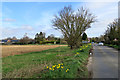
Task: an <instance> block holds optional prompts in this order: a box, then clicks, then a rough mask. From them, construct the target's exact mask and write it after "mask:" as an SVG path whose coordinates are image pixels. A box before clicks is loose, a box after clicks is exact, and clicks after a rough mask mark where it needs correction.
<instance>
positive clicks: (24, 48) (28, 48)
mask: <svg viewBox="0 0 120 80" xmlns="http://www.w3.org/2000/svg"><path fill="white" fill-rule="evenodd" d="M59 46H66V45H2V57H6V56H10V55H16V54H23V53H28V52H36V51H42V50H46V49H51V48H56V47H59Z"/></svg>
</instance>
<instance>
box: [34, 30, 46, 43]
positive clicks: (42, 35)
mask: <svg viewBox="0 0 120 80" xmlns="http://www.w3.org/2000/svg"><path fill="white" fill-rule="evenodd" d="M44 38H45V33H44V32H40V33H39V34H38V33H37V34H36V35H35V42H36V43H40V41H43V40H44Z"/></svg>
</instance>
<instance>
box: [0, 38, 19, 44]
mask: <svg viewBox="0 0 120 80" xmlns="http://www.w3.org/2000/svg"><path fill="white" fill-rule="evenodd" d="M17 42H19V40H6V39H5V40H1V41H0V44H13V43H17Z"/></svg>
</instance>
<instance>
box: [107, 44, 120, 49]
mask: <svg viewBox="0 0 120 80" xmlns="http://www.w3.org/2000/svg"><path fill="white" fill-rule="evenodd" d="M105 46H109V47H112V48H115V49H117V50H120V45H112V44H105Z"/></svg>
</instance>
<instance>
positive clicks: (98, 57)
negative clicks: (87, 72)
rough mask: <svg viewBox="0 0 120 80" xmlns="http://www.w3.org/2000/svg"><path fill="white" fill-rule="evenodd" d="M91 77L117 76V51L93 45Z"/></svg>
mask: <svg viewBox="0 0 120 80" xmlns="http://www.w3.org/2000/svg"><path fill="white" fill-rule="evenodd" d="M93 49H94V50H93V53H94V54H93V78H118V51H117V50H115V49H113V48H110V47H107V46H97V44H94V45H93Z"/></svg>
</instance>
